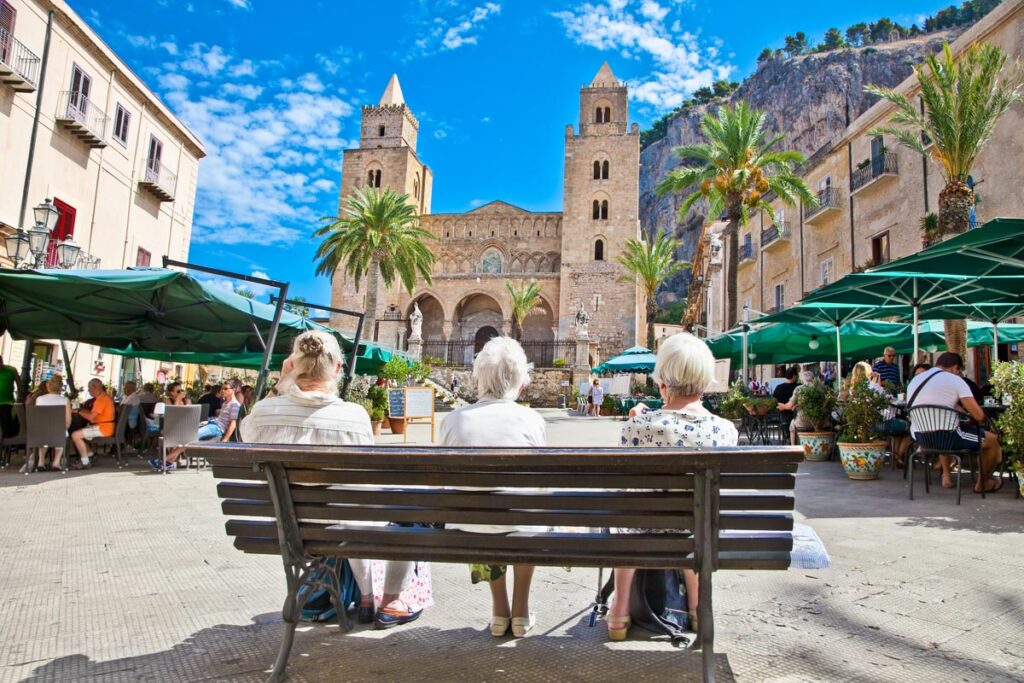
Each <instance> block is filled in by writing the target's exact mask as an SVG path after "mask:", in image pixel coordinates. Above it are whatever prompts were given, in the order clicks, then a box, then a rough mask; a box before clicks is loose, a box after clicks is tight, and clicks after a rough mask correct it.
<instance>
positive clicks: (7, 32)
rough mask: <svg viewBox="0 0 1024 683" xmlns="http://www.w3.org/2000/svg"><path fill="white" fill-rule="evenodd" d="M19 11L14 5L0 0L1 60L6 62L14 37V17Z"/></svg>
mask: <svg viewBox="0 0 1024 683" xmlns="http://www.w3.org/2000/svg"><path fill="white" fill-rule="evenodd" d="M15 15H17V12H16V11H15V9H14V8H13V7H11V6H10V5H9V4H7V3H6V2H4V0H0V61H3V62H6V61H7V58H8V57H10V50H11V39H12V38H14V17H15Z"/></svg>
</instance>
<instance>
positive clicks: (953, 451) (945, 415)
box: [907, 406, 985, 505]
mask: <svg viewBox="0 0 1024 683" xmlns="http://www.w3.org/2000/svg"><path fill="white" fill-rule="evenodd" d="M909 412H910V424H911V425H912V426H913V435H914V441H916V442H917V452H916V453H914V454H913V456H911V454H909V453H908V454H907V458H908V459H909V462H908V463H907V466H908V467H909V475H910V500H913V499H914V460H915V459H916V458H917V457H918V456H920V457H921V459H922V461H923V462H924V490H925V492H926V493H930V492H931V488H930V486H931V463H932V462H934V460H935V458H937V457H938V456H940V455H948V456H949V457H951V458H953V459H954V460H955V461H956V466H957V470H958V473H957V477H956V504H957V505H959V504H960V491H961V479H963V475H964V468H963V463H964V460H967V463H968V465H970V466H971V471H972V472H977V471H978V470H979V469H980V467H979V465H980V455H981V447H980V444H979V447H978V449H976V450H971V449H966V448H961V447H960V439H959V438H958V437H957V435H956V429H957V428H958V427H959V426H960V420H961V419H962V418H963V417H964V414H963V413H961V412H960V411H958V410H953V409H952V408H947V407H946V406H914V407H912V408H911V409H910V411H909ZM981 497H982V498H984V497H985V492H984V490H982V493H981Z"/></svg>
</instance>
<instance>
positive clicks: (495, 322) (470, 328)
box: [453, 290, 509, 363]
mask: <svg viewBox="0 0 1024 683" xmlns="http://www.w3.org/2000/svg"><path fill="white" fill-rule="evenodd" d="M508 317H509V314H508V313H507V312H506V311H505V309H504V307H503V304H502V303H501V302H500V301H499V300H498V299H497V298H495V296H494V295H493V294H491V293H489V292H486V291H482V290H472V291H470V292H468V293H467V294H466V295H465V296H463V297H462V299H461V300H460V301H459V303H458V304H457V305H456V306H455V313H454V322H455V328H454V330H453V337H454V338H456V339H461V340H464V341H472V340H474V339H475V338H476V335H477V333H478V332H479V331H480V330H481V329H484V328H486V327H491V328H493V329H495V330H497V331H498V332H501V331H503V330H504V329H505V321H506V320H507V319H508ZM468 350H469V351H473V349H471V348H470V349H468ZM461 360H463V361H466V362H470V363H471V362H472V360H473V358H472V355H469V356H468V357H467V358H464V359H461Z"/></svg>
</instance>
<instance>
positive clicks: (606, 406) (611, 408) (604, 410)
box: [601, 396, 615, 415]
mask: <svg viewBox="0 0 1024 683" xmlns="http://www.w3.org/2000/svg"><path fill="white" fill-rule="evenodd" d="M601 414H602V415H614V414H615V399H613V398H612V397H611V396H605V397H604V400H603V401H601Z"/></svg>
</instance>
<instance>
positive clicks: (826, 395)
mask: <svg viewBox="0 0 1024 683" xmlns="http://www.w3.org/2000/svg"><path fill="white" fill-rule="evenodd" d="M796 391H797V393H796V409H797V411H799V412H801V413H803V414H804V417H806V418H807V419H808V420H809V421H810V423H811V425H812V426H813V427H814V431H813V432H797V438H798V439H799V441H800V445H801V446H803V447H804V454H805V456H806V458H807V459H808V460H815V461H823V460H828V459H829V458H830V457H831V456H832V447H833V445H834V444H835V441H836V434H835V432H833V431H830V428H831V426H832V409H833V408H835V406H836V394H835V391H833V389H832V387H830V386H828V385H826V384H825V383H824V382H822V381H821V380H814V381H813V382H809V383H807V384H802V385H800V386H799V387H797V390H796Z"/></svg>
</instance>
